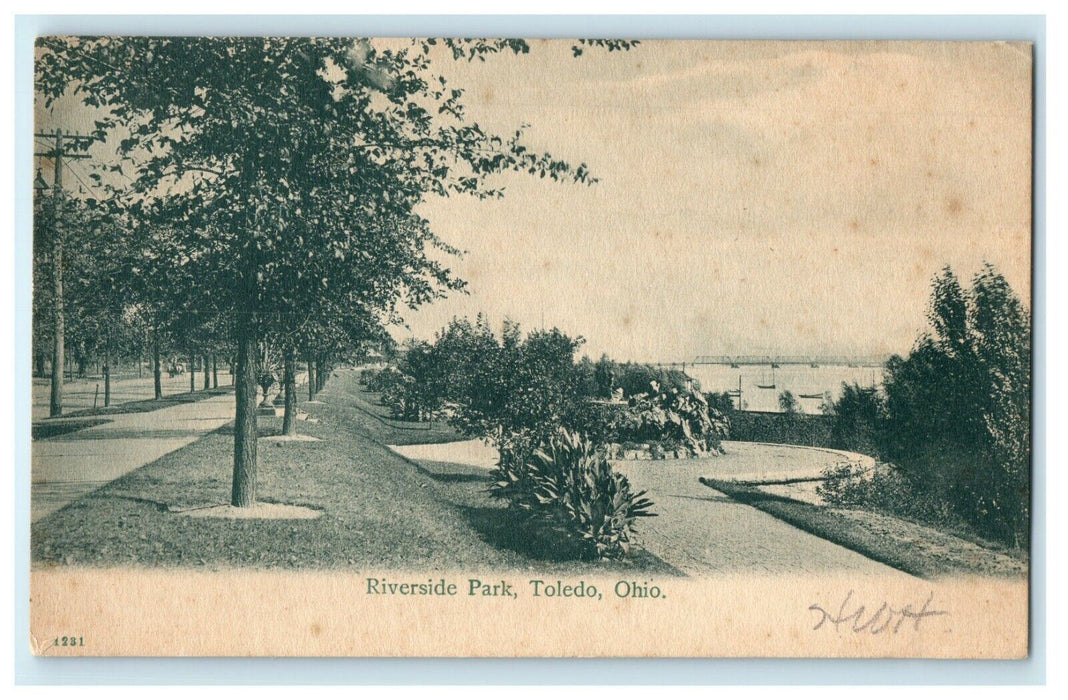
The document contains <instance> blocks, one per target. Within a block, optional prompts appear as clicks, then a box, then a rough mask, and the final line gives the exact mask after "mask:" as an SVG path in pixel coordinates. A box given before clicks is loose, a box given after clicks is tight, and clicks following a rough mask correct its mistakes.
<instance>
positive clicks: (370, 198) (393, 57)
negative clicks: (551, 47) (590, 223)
mask: <svg viewBox="0 0 1068 700" xmlns="http://www.w3.org/2000/svg"><path fill="white" fill-rule="evenodd" d="M584 44H586V45H589V44H595V45H600V46H603V47H606V48H607V49H608V50H619V49H624V48H629V47H630V44H629V43H628V42H612V41H592V42H579V43H577V44H576V45H575V47H574V49H575V50H574V55H576V56H577V55H580V54H581V53H582V45H584ZM528 50H529V47H528V46H527V44H526V43H525V42H522V41H514V40H499V41H488V40H485V41H483V40H458V39H457V40H451V39H450V40H442V41H440V42H439V41H436V40H433V39H427V40H415V41H411V42H408V43H405V44H403V45H402V44H394V45H390V46H387V47H385V48H378V47H376V46H375V45H374V44H372V43H371V42H369V41H367V40H360V39H350V38H259V37H254V38H229V39H217V38H154V37H126V38H114V37H111V38H108V37H103V38H73V37H66V38H56V37H42V38H40V39H39V40H38V59H37V62H36V70H37V75H36V78H37V90H38V97H39V99H40V100H42V101H43V104H44V106H46V107H48V106H50V105H52V104H53V102H54V101H55V100H57V99H60V98H63V97H67V98H69V97H71V96H73V97H75V98H80V100H81V102H82V103H83V104H84V105H85V107H86V109H87V110H90V111H91V113H92V115H93V116H94V117H95V132H94V134H93V136H94V137H95V138H96V139H98V140H100V141H103V142H105V144H106V145H107V144H111V145H114V146H115V148H114V153H115V157H116V158H117V159H118V160H117V162H114V163H110V164H108V166H107V168H106V169H105V170H104V171H98V172H94V173H93V174H92V177H93V179H94V181H95V187H96V188H97V189H98V190H100V191H101V192H103V193H104V194H103V195H102V196H100V197H98V198H96V200H95V201H93V202H86V203H85V210H86V212H87V213H86V215H87V216H88V217H89V220H87V221H84V222H83V221H80V220H76V218H75V217H76V215H77V216H80V215H81V214H80V212H81V206H80V205H79V206H72V203H71V202H67V201H64V198H63V196H62V192H57V193H56V194H55V196H54V197H53V209H54V213H55V214H56V215H55V216H54V217H52V225H51V226H48V229H49V231H50V232H51V234H52V235H53V236H54V237H55V238H53V240H52V241H46V240H45V235H44V232H40V233H39V236H40V237H41V241H42V244H43V245H50V246H51V249H52V250H56V249H57V247H56V246H57V244H59V245H62V244H64V243H67V242H68V241H66V240H63V239H67V238H70V239H73V238H76V237H79V236H80V237H81V238H82V240H83V243H84V245H82V246H80V248H81V249H82V250H88V251H90V252H92V253H94V261H93V262H92V263H91V264H90V265H89V267H91V268H93V269H94V270H95V274H94V275H92V278H93V281H92V282H91V283H88V284H87V285H86V286H85V287H84V288H82V287H78V286H75V287H74V288H73V290H74V291H75V293H76V294H77V296H78V299H79V300H80V301H79V303H85V304H86V318H88V317H90V316H91V317H93V318H97V317H99V318H102V319H106V323H104V325H103V326H101V330H100V331H99V332H98V335H99V338H97V339H96V340H94V341H93V342H94V344H95V346H97V347H99V346H100V345H101V344H102V346H103V347H104V348H108V349H110V348H111V347H112V342H115V343H118V342H119V336H120V333H119V331H118V330H116V329H114V328H113V326H112V322H113V321H115V320H116V319H120V318H125V317H126V316H127V315H128V314H131V313H132V315H133V317H135V318H136V320H131V323H130V324H129V326H130V327H131V328H135V329H136V328H140V329H142V330H143V332H144V333H147V334H149V335H150V337H151V338H152V343H153V347H154V349H155V355H156V358H157V359H156V361H155V362H156V366H157V368H158V365H159V360H158V357H159V349H160V348H161V347H162V346H164V344H165V343H166V344H167V345H168V346H169V345H170V344H172V343H175V342H177V343H180V344H182V345H185V346H186V347H188V349H189V351H190V352H196V353H200V354H203V353H205V352H207V353H219V352H223V351H225V352H228V353H230V354H232V356H233V358H234V376H235V385H236V387H235V391H236V404H237V417H236V423H235V431H234V436H235V438H234V459H233V489H232V503H233V504H234V505H235V506H250V505H252V504H253V503H255V500H256V462H257V460H256V435H257V428H256V411H255V406H256V399H257V383H258V377H257V372H258V368H259V367H260V366H261V363H260V362H258V355H259V353H260V352H261V350H262V348H263V345H264V341H265V340H269V341H270V342H271V343H273V344H274V346H276V347H277V348H278V352H279V353H280V355H281V356H282V364H283V365H284V372H283V374H284V377H285V378H284V385H285V387H286V394H287V397H290V396H293V395H294V394H295V392H294V391H292V390H291V389H292V385H293V376H294V371H293V368H294V367H295V363H296V362H297V358H298V356H300V355H302V354H303V355H307V356H310V357H311V359H313V360H314V361H315V364H316V365H317V366H318V365H321V364H322V363H324V362H327V361H329V359H330V358H333V357H337V356H338V354H339V352H340V351H342V350H344V349H346V348H351V347H352V346H353V345H356V344H360V343H367V342H369V341H370V342H373V341H375V340H376V339H381V338H382V336H383V335H384V333H383V327H384V326H385V325H388V324H390V323H394V322H397V321H398V320H400V316H399V310H400V309H402V308H404V307H415V306H418V305H420V304H423V303H426V302H428V301H430V300H432V299H434V298H437V297H438V296H441V295H442V294H444V293H446V292H448V291H454V290H459V289H461V288H462V287H463V282H462V280H459V279H457V278H456V277H455V276H454V275H453V274H452V273H451V272H450V271H449V269H448V268H447V267H445V266H444V265H443V264H442V262H441V255H440V253H444V254H446V255H449V254H455V253H457V252H458V251H456V250H454V249H452V248H451V247H450V246H448V245H447V244H445V243H444V242H443V241H441V240H440V239H439V238H438V237H437V236H436V235H435V234H434V232H433V231H432V230H431V228H430V224H429V222H428V221H427V220H426V219H424V218H423V217H421V216H420V215H419V214H418V213H417V207H418V205H420V204H421V203H423V202H424V201H426V199H427V198H429V197H436V196H448V195H450V194H464V195H471V196H475V197H478V198H487V197H496V196H500V195H501V194H502V193H501V191H500V190H498V189H495V188H494V187H492V186H491V185H490V184H489V183H488V182H487V177H488V176H490V175H492V174H493V173H498V172H502V171H507V170H512V171H518V172H525V173H529V174H532V175H536V176H539V177H548V178H551V179H553V180H568V181H573V182H580V183H589V182H592V181H593V178H592V177H591V175H590V173H589V171H588V169H587V168H586V166H585V165H584V164H581V165H578V166H573V165H571V164H569V163H566V162H564V161H561V160H558V159H556V158H553V157H552V156H550V155H548V154H544V153H538V152H536V151H532V150H530V149H529V148H527V147H526V146H525V145H523V143H522V130H519V131H516V132H515V133H513V134H510V135H507V136H500V135H497V134H493V133H488V132H486V131H484V130H483V129H482V128H481V127H480V126H479V125H478V124H476V123H474V122H471V121H470V120H468V119H467V118H466V115H465V109H464V103H463V98H464V92H463V90H462V89H460V88H457V87H454V86H452V85H451V84H450V83H449V80H448V78H447V77H446V76H445V75H442V74H441V73H439V72H438V71H436V70H435V69H434V68H433V65H432V63H433V61H435V60H439V59H443V60H449V59H453V60H468V61H470V60H485V59H486V57H487V56H489V55H492V54H496V53H501V52H509V53H517V54H518V53H526V52H527V51H528ZM57 141H58V139H57ZM56 150H57V151H58V150H59V149H58V148H57V149H56ZM47 218H48V217H46V216H44V215H42V216H40V217H39V219H40V220H41V221H42V222H44V221H45V220H46V219H47ZM90 220H91V221H90ZM57 257H58V256H57ZM44 259H45V258H44V256H42V260H44ZM101 260H104V261H106V264H102V263H101ZM63 265H64V266H67V267H66V269H58V270H57V269H55V268H56V267H57V266H53V268H54V269H53V280H55V279H57V278H58V276H62V275H63V274H64V273H65V272H66V271H67V270H70V271H71V272H73V271H74V270H75V268H74V267H69V266H68V262H67V261H64V262H63ZM101 286H103V287H106V288H107V290H108V292H109V294H108V295H101V294H97V293H96V292H94V291H91V289H92V290H95V289H99V288H101ZM53 288H54V289H57V290H59V289H62V285H61V284H59V285H53ZM112 300H116V301H117V300H121V304H119V303H116V304H112ZM39 301H40V303H41V304H43V305H48V304H51V307H52V310H53V312H55V311H56V310H59V313H58V314H56V313H52V314H51V316H52V317H53V318H56V319H58V320H59V321H60V323H61V322H62V320H63V313H62V312H63V299H62V298H54V299H52V300H48V299H47V298H45V297H43V296H42V297H41V298H40V300H39ZM90 301H91V303H90ZM90 307H91V308H90ZM79 313H81V311H79ZM46 316H48V314H45V313H41V314H40V317H41V318H44V317H46ZM80 318H81V317H79V319H80ZM90 325H91V323H89V322H86V323H84V324H83V323H81V322H80V323H79V327H89V326H90ZM42 332H47V331H46V330H43V331H42ZM54 335H58V336H59V337H60V340H62V336H63V335H65V333H64V334H54ZM134 335H135V336H137V332H136V331H135V332H134ZM137 337H140V336H137ZM101 338H102V339H101ZM165 339H166V340H165ZM320 374H321V373H320ZM289 407H290V401H289V400H288V399H287V409H288V408H289ZM287 423H288V421H287Z"/></svg>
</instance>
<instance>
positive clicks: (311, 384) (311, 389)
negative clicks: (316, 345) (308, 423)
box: [307, 353, 315, 401]
mask: <svg viewBox="0 0 1068 700" xmlns="http://www.w3.org/2000/svg"><path fill="white" fill-rule="evenodd" d="M307 360H308V400H309V401H312V400H313V399H315V382H314V381H312V380H313V378H314V374H313V372H312V359H311V353H309V354H308V357H307Z"/></svg>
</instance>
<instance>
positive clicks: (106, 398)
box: [103, 345, 111, 408]
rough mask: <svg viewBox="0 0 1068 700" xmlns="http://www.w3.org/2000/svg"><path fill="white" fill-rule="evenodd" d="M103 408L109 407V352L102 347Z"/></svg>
mask: <svg viewBox="0 0 1068 700" xmlns="http://www.w3.org/2000/svg"><path fill="white" fill-rule="evenodd" d="M103 370H104V408H107V407H108V406H110V405H111V350H110V349H109V348H108V347H107V345H105V346H104V367H103Z"/></svg>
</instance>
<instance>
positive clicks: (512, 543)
mask: <svg viewBox="0 0 1068 700" xmlns="http://www.w3.org/2000/svg"><path fill="white" fill-rule="evenodd" d="M459 511H460V513H461V514H462V515H463V516H464V518H465V519H466V520H467V522H468V524H470V525H471V529H473V530H474V531H475V532H477V533H478V535H479V537H480V538H482V540H483V541H485V542H486V543H487V544H490V545H492V546H494V547H497V548H499V549H505V550H509V551H512V552H515V553H517V554H520V555H522V556H524V557H526V558H528V559H534V560H539V561H543V562H548V563H553V564H564V563H570V564H572V565H574V566H575V567H576V568H578V567H588V568H589V569H590V570H591V572H596V571H598V570H608V569H641V570H642V571H643V572H649V573H654V574H661V575H664V576H679V577H684V576H685V575H686V574H684V573H683V572H682V571H680V570H679V569H676V568H675V567H673V566H671V565H670V564H668V563H667V562H665V561H664V560H663V559H660V558H659V557H657V556H655V555H653V554H651V553H649V552H647V551H646V550H644V549H642V548H640V547H634V548H632V549H631V552H630V554H629V555H628V557H627V558H626V559H624V560H621V561H606V560H601V561H597V560H583V559H581V558H580V557H579V556H578V555H577V553H576V551H575V550H574V548H572V547H570V546H567V545H562V544H561V543H560V540H559V538H557V537H555V536H554V535H553V534H552V533H549V532H546V531H544V530H540V529H539V528H537V527H533V526H532V525H531V524H530V523H529V522H528V521H526V520H525V519H524V518H522V517H516V515H515V514H514V513H513V512H511V511H509V510H508V509H507V508H503V507H501V508H493V507H470V506H459Z"/></svg>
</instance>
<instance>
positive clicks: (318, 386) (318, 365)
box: [315, 356, 323, 394]
mask: <svg viewBox="0 0 1068 700" xmlns="http://www.w3.org/2000/svg"><path fill="white" fill-rule="evenodd" d="M322 390H323V360H322V356H318V357H316V358H315V393H316V394H318V393H319V392H320V391H322Z"/></svg>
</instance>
